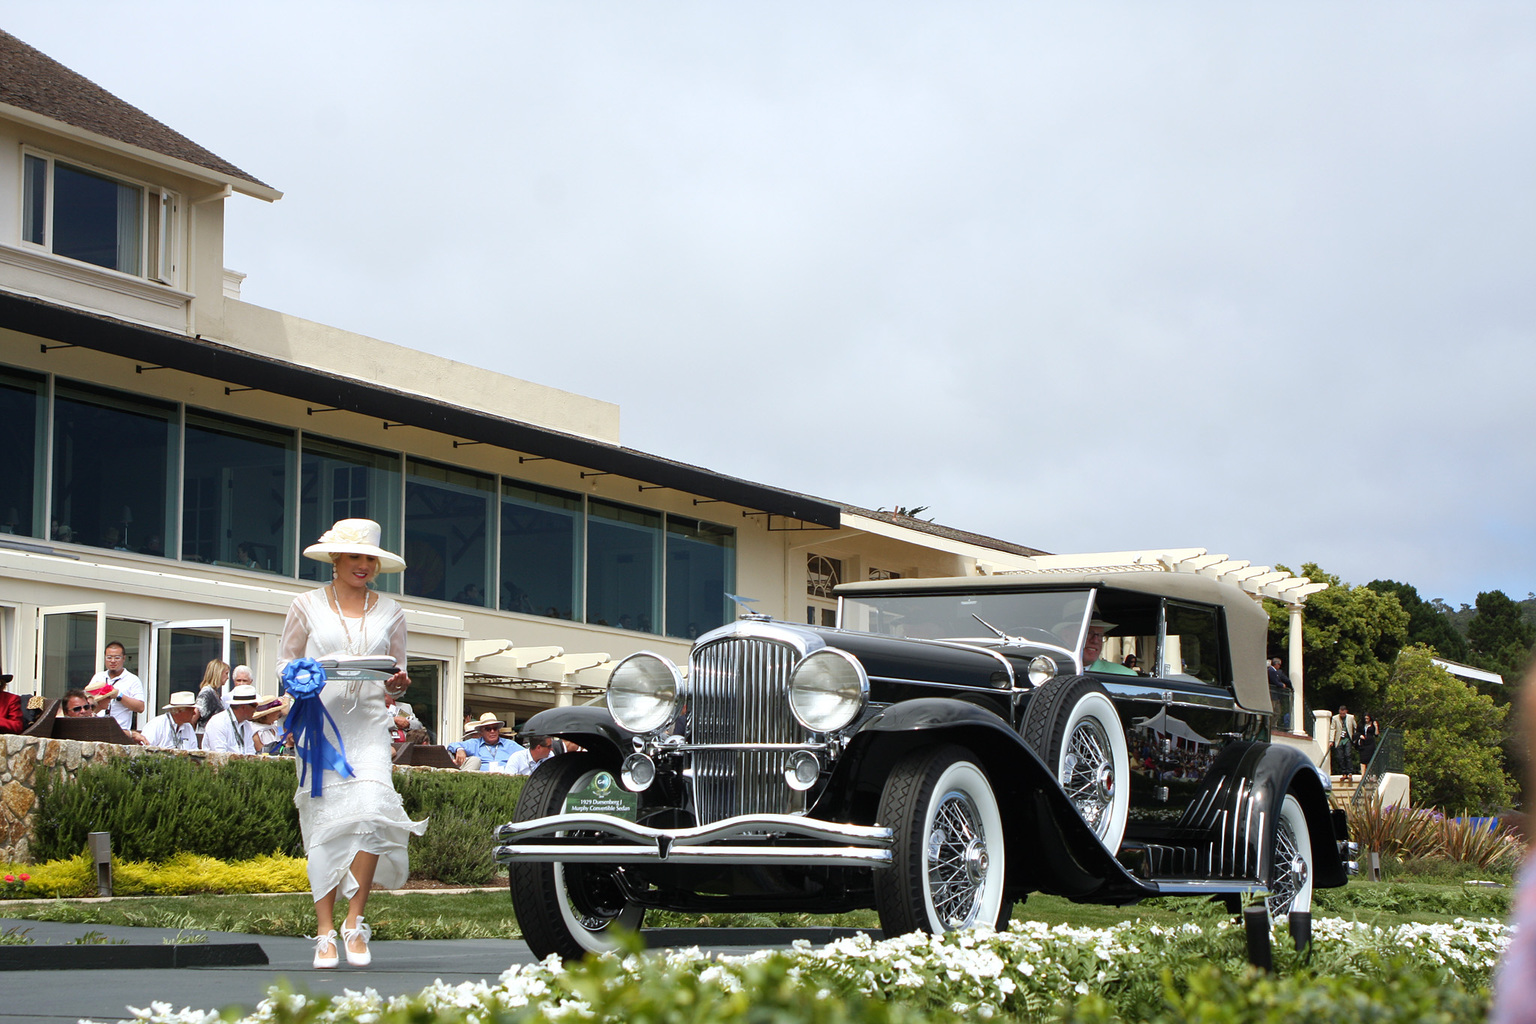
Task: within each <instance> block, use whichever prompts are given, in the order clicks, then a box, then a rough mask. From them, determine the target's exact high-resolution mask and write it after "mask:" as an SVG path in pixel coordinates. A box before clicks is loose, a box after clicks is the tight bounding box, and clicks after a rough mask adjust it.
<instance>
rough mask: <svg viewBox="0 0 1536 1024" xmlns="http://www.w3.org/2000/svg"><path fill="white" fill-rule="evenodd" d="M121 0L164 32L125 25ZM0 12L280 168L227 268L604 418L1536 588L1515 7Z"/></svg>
mask: <svg viewBox="0 0 1536 1024" xmlns="http://www.w3.org/2000/svg"><path fill="white" fill-rule="evenodd" d="M147 11H148V12H154V13H155V14H157V15H158V16H157V17H154V22H155V23H156V24H157V26H159V27H158V28H157V33H156V38H157V45H158V46H160V47H161V48H162V49H163V52H165V53H168V54H175V55H176V59H174V60H156V61H145V60H143V59H142V54H140V53H137V52H134V51H133V50H132V49H131V48H129V49H124V48H123V47H121V46H120V40H121V38H122V37H123V34H124V33H125V32H127V31H129V30H130V29H134V28H137V27H139V26H142V24H144V23H145V19H146V17H148V16H149V15H148V14H147ZM87 15H89V16H87ZM8 27H9V29H10V30H11V31H13V32H15V33H16V34H18V35H19V36H21V37H22V38H23V39H26V40H27V41H29V42H31V43H33V44H34V45H36V46H38V47H40V48H41V49H43V50H44V51H45V52H48V53H50V54H51V55H53V56H55V57H56V58H58V59H60V60H62V61H64V62H65V63H67V64H69V65H70V66H72V67H74V68H76V69H77V70H80V71H81V72H82V73H84V74H86V75H88V76H90V77H92V78H94V79H95V80H97V81H99V82H101V83H102V84H103V85H106V86H107V87H108V88H111V89H113V90H114V91H116V92H118V94H119V95H122V96H123V97H124V98H126V99H128V100H130V101H131V102H135V103H137V104H139V105H140V106H143V107H144V108H145V109H147V110H149V111H150V112H151V113H153V114H154V115H155V116H157V117H160V118H161V119H162V120H165V121H167V122H168V123H170V124H172V125H174V126H175V127H177V128H178V129H179V130H181V131H183V132H184V133H186V134H188V135H190V136H192V137H193V138H196V139H197V140H198V141H200V142H202V143H203V144H205V145H208V146H209V147H210V148H212V149H213V150H214V151H216V152H218V153H220V154H221V155H223V156H225V157H227V158H229V159H231V160H233V161H235V162H236V163H238V164H240V165H242V166H244V167H246V168H247V169H248V170H250V171H251V172H252V173H254V174H256V175H257V176H259V177H262V178H263V179H264V180H267V181H269V182H271V183H273V184H274V185H276V186H277V187H279V188H281V189H284V190H285V191H286V193H287V195H286V197H285V198H284V199H283V200H282V201H281V202H279V203H277V204H275V205H274V206H270V207H268V206H266V205H265V204H260V203H256V202H254V201H248V200H247V201H239V202H235V203H231V204H229V211H228V224H229V236H228V253H227V258H226V262H227V263H228V264H229V265H230V266H233V267H236V268H237V269H240V270H243V271H247V272H249V273H250V275H251V276H250V278H249V280H248V282H247V285H246V292H245V294H246V297H247V298H248V299H249V300H251V301H254V302H258V303H261V304H264V305H270V306H273V307H276V308H280V309H283V310H285V311H288V312H292V313H295V314H298V315H302V316H307V317H311V318H313V319H316V320H321V321H323V322H327V323H334V324H336V325H339V326H342V327H345V328H348V329H351V330H356V331H360V332H362V333H366V334H373V335H377V336H379V337H383V338H387V339H388V340H390V341H394V342H398V343H402V344H407V345H411V346H414V347H419V348H430V349H432V350H433V351H437V352H441V353H444V354H447V355H450V356H453V357H454V358H458V359H461V360H464V361H466V362H470V363H474V364H477V365H481V366H486V367H488V368H491V369H494V370H497V371H500V372H503V373H508V374H511V375H513V376H518V377H523V378H527V379H531V380H536V381H539V382H541V383H545V384H550V385H553V386H556V387H561V388H565V389H568V390H572V391H577V392H581V393H584V394H591V395H593V396H596V397H599V398H603V399H606V400H609V401H615V402H619V403H621V404H622V406H623V411H624V423H625V441H626V443H628V444H630V445H632V446H634V447H639V448H642V449H645V450H649V451H654V452H657V453H659V454H662V455H666V456H669V457H674V458H679V459H683V460H685V461H689V462H695V463H699V464H702V465H706V466H710V467H711V468H714V469H718V470H720V471H722V472H726V473H730V474H733V475H738V476H745V477H748V478H751V479H757V480H761V481H763V482H766V483H770V484H775V485H779V486H784V487H788V488H792V489H797V490H805V491H809V492H813V493H816V494H818V495H822V496H826V497H830V498H833V499H838V500H844V501H849V502H852V503H856V504H861V505H870V506H878V505H882V504H883V505H886V506H890V505H891V504H894V503H898V502H899V503H901V504H906V505H917V504H926V505H930V506H932V512H931V513H930V514H931V515H935V516H937V517H938V518H939V520H940V521H942V522H945V523H948V524H951V525H954V526H958V527H961V528H965V529H971V530H975V531H978V532H982V533H989V534H992V535H994V536H998V537H1002V538H1004V539H1007V540H1011V541H1015V542H1018V543H1023V544H1029V545H1033V546H1038V547H1043V548H1049V549H1052V550H1114V549H1118V548H1125V547H1139V546H1173V545H1181V546H1182V545H1198V546H1206V547H1209V548H1211V549H1212V550H1220V551H1226V552H1228V553H1230V554H1232V555H1233V556H1234V557H1239V558H1247V559H1250V560H1252V561H1254V562H1257V563H1271V562H1286V563H1287V564H1290V565H1292V566H1293V567H1295V566H1299V564H1300V563H1301V562H1303V561H1317V562H1319V563H1321V564H1322V565H1323V566H1324V567H1325V568H1327V569H1329V570H1330V571H1333V572H1337V573H1340V574H1341V575H1343V576H1344V577H1345V578H1346V579H1349V580H1351V581H1354V582H1365V581H1368V580H1370V579H1372V578H1376V577H1394V578H1398V579H1404V580H1407V581H1409V582H1412V583H1414V584H1415V585H1417V586H1418V588H1419V590H1420V591H1421V592H1422V593H1425V594H1427V595H1430V596H1436V595H1439V596H1445V597H1447V598H1449V599H1451V600H1453V601H1462V600H1466V601H1470V600H1471V599H1472V597H1473V596H1474V595H1475V593H1476V592H1477V591H1478V590H1482V589H1489V588H1492V587H1501V588H1503V589H1505V590H1507V591H1509V592H1510V593H1512V594H1523V593H1524V592H1525V591H1526V590H1528V589H1530V587H1531V586H1533V585H1536V584H1532V583H1531V582H1530V581H1531V580H1532V578H1533V576H1536V541H1533V539H1532V537H1531V536H1530V531H1529V529H1526V528H1523V527H1524V524H1527V523H1528V522H1529V515H1528V514H1525V513H1524V512H1523V510H1524V509H1527V508H1530V507H1531V506H1532V500H1531V499H1532V498H1536V495H1533V493H1532V485H1531V483H1530V482H1529V481H1530V480H1531V479H1532V476H1533V474H1532V473H1531V472H1530V469H1531V466H1530V461H1531V457H1530V455H1529V454H1528V453H1529V452H1530V450H1531V446H1530V443H1529V441H1528V440H1527V439H1528V438H1529V437H1530V436H1531V433H1532V428H1533V426H1536V423H1533V418H1536V417H1533V414H1532V412H1531V408H1532V403H1531V401H1530V396H1529V393H1528V392H1529V382H1530V381H1531V380H1532V379H1533V377H1536V374H1533V371H1536V355H1533V353H1536V344H1533V342H1536V338H1533V327H1532V324H1533V322H1536V317H1533V312H1536V310H1533V308H1532V307H1533V299H1532V298H1531V292H1532V289H1531V288H1530V287H1529V282H1530V281H1531V280H1532V279H1533V277H1536V275H1533V270H1536V267H1533V265H1532V264H1533V259H1536V257H1533V254H1532V248H1531V246H1530V244H1529V240H1530V238H1532V237H1536V223H1533V222H1536V205H1533V202H1532V199H1531V194H1532V193H1531V190H1530V187H1529V174H1530V170H1529V169H1530V167H1532V166H1533V165H1536V109H1533V108H1536V70H1533V69H1536V59H1533V58H1536V13H1533V10H1532V9H1530V8H1528V7H1525V6H1516V5H1499V4H1467V5H1457V6H1456V7H1454V8H1451V7H1442V6H1435V5H1417V6H1406V7H1405V6H1403V5H1394V4H1372V3H1367V4H1359V5H1352V6H1350V7H1347V8H1339V7H1337V6H1336V5H1324V4H1315V5H1307V4H1303V5H1292V6H1289V7H1287V8H1285V9H1284V10H1278V9H1277V10H1273V11H1269V10H1263V9H1255V8H1252V7H1243V8H1234V7H1232V6H1230V5H1224V4H1215V3H1191V4H1186V5H1177V6H1160V7H1157V8H1142V7H1137V6H1133V5H1092V4H1089V5H1073V6H1072V7H1070V8H1068V7H1060V6H1057V5H1013V4H988V3H978V4H967V5H961V6H953V5H951V6H941V7H933V6H931V5H924V4H901V3H898V4H879V5H876V4H847V5H836V6H835V7H830V8H829V7H827V6H826V5H813V4H773V5H768V4H732V5H708V4H671V5H665V6H657V5H646V6H644V7H621V6H599V5H584V4H561V5H548V4H506V5H496V6H494V7H492V6H490V5H479V4H446V5H433V6H432V7H430V8H428V7H425V6H422V7H419V8H418V7H411V6H405V5H360V4H346V5H320V6H314V5H306V6H299V5H296V4H275V5H267V6H266V7H263V8H259V9H256V10H254V11H247V10H246V9H243V8H242V9H241V10H239V11H228V12H213V11H208V10H205V9H202V8H200V7H196V6H193V5H190V4H151V5H150V7H149V8H148V9H147V10H146V9H143V8H136V9H134V10H132V11H130V10H128V9H126V8H124V9H121V10H119V9H117V8H111V7H103V6H99V5H96V4H86V3H70V2H60V3H57V4H53V5H49V6H48V7H47V8H37V9H34V10H30V11H18V12H13V15H12V17H11V18H10V19H9V25H8ZM741 423H751V424H753V426H752V428H751V429H750V430H745V429H742V428H740V427H739V426H736V425H737V424H741Z"/></svg>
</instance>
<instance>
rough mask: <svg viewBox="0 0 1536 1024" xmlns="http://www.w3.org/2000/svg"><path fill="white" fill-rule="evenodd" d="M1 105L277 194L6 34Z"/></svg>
mask: <svg viewBox="0 0 1536 1024" xmlns="http://www.w3.org/2000/svg"><path fill="white" fill-rule="evenodd" d="M0 103H5V104H9V105H10V106H13V107H18V108H20V109H22V110H27V111H31V112H32V113H34V114H40V115H42V116H43V117H47V118H52V119H53V120H55V121H61V122H63V123H64V124H67V125H72V126H73V127H75V128H79V129H82V130H84V131H87V132H91V133H93V134H95V135H101V136H104V137H106V138H109V139H115V140H116V141H118V142H123V143H127V144H128V145H130V146H137V147H139V148H140V149H146V150H149V151H150V152H151V153H158V154H159V155H161V156H167V157H171V158H173V159H176V160H182V161H185V162H186V163H189V164H194V165H196V166H198V167H204V168H207V169H208V170H210V171H214V172H216V173H218V174H219V175H222V176H225V177H230V178H237V179H239V180H241V181H248V182H250V183H252V184H254V185H259V186H261V187H262V188H263V189H265V190H269V191H270V190H271V188H272V186H270V185H268V184H267V183H266V182H264V181H262V180H261V179H259V178H255V177H253V176H251V175H249V174H247V173H246V172H245V171H242V170H241V169H240V168H238V167H236V166H235V165H234V164H232V163H230V162H229V161H228V160H225V159H224V158H223V157H221V156H219V155H217V154H215V153H211V152H209V151H208V150H206V149H204V148H203V147H202V146H199V145H198V144H197V143H195V142H193V141H192V140H191V139H189V138H187V137H186V136H185V135H183V134H181V133H180V132H178V131H176V130H175V129H174V128H170V127H168V126H167V125H164V124H161V123H160V122H159V121H156V120H155V119H154V118H152V117H150V116H149V115H148V114H146V113H144V111H142V110H140V109H139V108H138V107H135V106H134V105H133V104H131V103H125V102H124V101H122V100H120V99H118V98H117V97H116V96H114V95H112V94H111V93H110V92H108V91H107V90H105V89H103V88H102V87H101V86H99V85H97V84H96V83H95V82H92V81H91V80H90V79H88V78H86V77H85V76H84V75H81V74H78V73H77V72H74V71H71V70H70V69H69V68H67V67H65V66H64V65H63V64H60V63H59V62H58V61H56V60H54V59H53V58H52V57H50V56H48V55H47V54H46V53H43V52H42V51H40V50H37V49H35V48H33V47H31V46H28V45H27V44H26V43H24V42H22V41H21V40H20V39H17V38H16V37H15V36H13V35H11V34H10V33H9V32H6V31H3V30H0Z"/></svg>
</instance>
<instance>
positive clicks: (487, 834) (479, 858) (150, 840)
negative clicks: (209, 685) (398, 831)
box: [32, 755, 524, 885]
mask: <svg viewBox="0 0 1536 1024" xmlns="http://www.w3.org/2000/svg"><path fill="white" fill-rule="evenodd" d="M394 781H395V788H396V789H397V790H398V791H399V793H400V796H401V801H402V802H403V803H404V805H405V810H406V813H407V814H409V815H410V816H411V817H412V818H418V819H419V818H432V819H434V823H433V825H431V826H430V827H429V828H428V829H427V833H426V835H425V836H417V837H412V839H411V859H412V861H413V863H416V864H418V865H419V866H418V869H417V871H416V872H415V873H416V874H417V875H418V876H420V877H429V878H438V879H439V880H440V881H443V882H447V883H449V884H454V885H483V884H485V883H486V882H488V881H490V879H491V878H492V877H494V876H495V874H496V869H495V864H494V862H493V861H492V860H491V847H492V844H493V842H494V840H493V830H494V829H495V827H496V826H497V825H500V824H502V823H504V822H507V821H510V820H511V818H512V811H513V808H514V807H516V805H517V797H518V794H519V793H521V792H522V791H523V781H524V780H523V778H522V777H521V776H511V775H500V774H490V773H485V774H472V773H456V772H426V771H396V772H395V776H394ZM296 787H297V781H296V779H295V777H294V762H293V761H292V760H291V759H289V758H235V759H231V760H230V761H229V762H228V763H227V764H224V765H221V766H219V767H214V766H212V765H209V764H205V763H200V762H197V761H195V760H193V759H191V758H187V757H161V756H153V755H151V756H144V757H135V758H113V759H111V760H109V761H105V762H102V763H99V764H91V765H87V766H85V767H83V768H81V769H80V772H79V775H78V777H77V778H76V780H75V781H74V782H73V783H70V782H63V781H61V776H60V774H59V773H58V772H56V771H54V770H53V769H49V768H40V769H39V770H38V782H37V812H36V818H35V822H36V825H35V828H34V839H33V848H32V849H33V856H34V857H35V858H36V860H38V861H50V860H68V859H70V858H73V857H75V856H78V855H79V853H80V852H81V851H82V850H83V849H85V847H86V835H87V834H88V833H91V832H110V833H111V834H112V853H113V855H114V856H115V857H118V858H121V859H123V860H130V861H152V862H163V861H169V860H171V859H172V858H173V857H175V856H176V855H177V854H183V853H186V854H196V855H199V856H204V857H217V858H218V859H220V860H225V861H244V860H250V859H251V858H253V857H259V856H262V855H265V854H271V853H282V854H287V855H289V856H293V857H302V856H303V855H304V845H303V842H302V840H301V838H300V835H299V815H298V811H297V810H296V809H295V807H294V805H293V793H294V790H295V788H296ZM439 871H441V872H444V873H445V874H441V875H440V874H437V872H439Z"/></svg>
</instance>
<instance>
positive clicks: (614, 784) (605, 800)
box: [565, 772, 640, 821]
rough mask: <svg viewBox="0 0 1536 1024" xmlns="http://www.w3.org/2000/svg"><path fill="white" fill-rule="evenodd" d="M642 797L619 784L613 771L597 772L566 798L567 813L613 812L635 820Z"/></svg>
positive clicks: (629, 819)
mask: <svg viewBox="0 0 1536 1024" xmlns="http://www.w3.org/2000/svg"><path fill="white" fill-rule="evenodd" d="M639 809H640V798H639V797H638V796H636V795H635V794H634V793H631V792H630V791H629V790H627V789H625V788H624V787H623V786H622V785H620V784H619V780H618V779H616V778H614V777H613V774H612V773H611V772H597V773H595V774H593V775H592V776H590V777H589V778H588V779H587V781H586V782H585V783H584V784H583V785H580V786H578V787H576V788H575V789H573V790H571V792H570V794H569V795H567V796H566V798H565V812H566V813H567V814H611V815H613V816H614V817H616V818H623V819H625V820H626V821H634V820H635V818H636V816H637V814H638V813H639Z"/></svg>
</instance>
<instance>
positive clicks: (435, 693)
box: [405, 658, 459, 743]
mask: <svg viewBox="0 0 1536 1024" xmlns="http://www.w3.org/2000/svg"><path fill="white" fill-rule="evenodd" d="M405 671H406V673H407V674H408V675H409V676H410V677H411V688H410V689H409V690H407V691H406V694H405V702H406V703H407V704H409V705H410V706H411V710H412V711H414V712H415V713H416V717H417V718H419V719H420V720H421V724H422V725H424V726H426V727H427V742H429V743H445V742H448V740H442V739H439V738H438V735H437V720H438V708H440V707H441V706H442V699H443V676H444V675H445V674H446V673H445V672H444V665H443V663H442V662H440V661H428V660H426V659H424V658H411V659H409V660H407V661H406V663H405ZM455 721H457V720H455ZM449 739H451V740H452V741H453V742H455V743H457V742H458V740H459V737H458V735H457V734H455V735H453V736H451V737H450V738H449Z"/></svg>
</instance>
